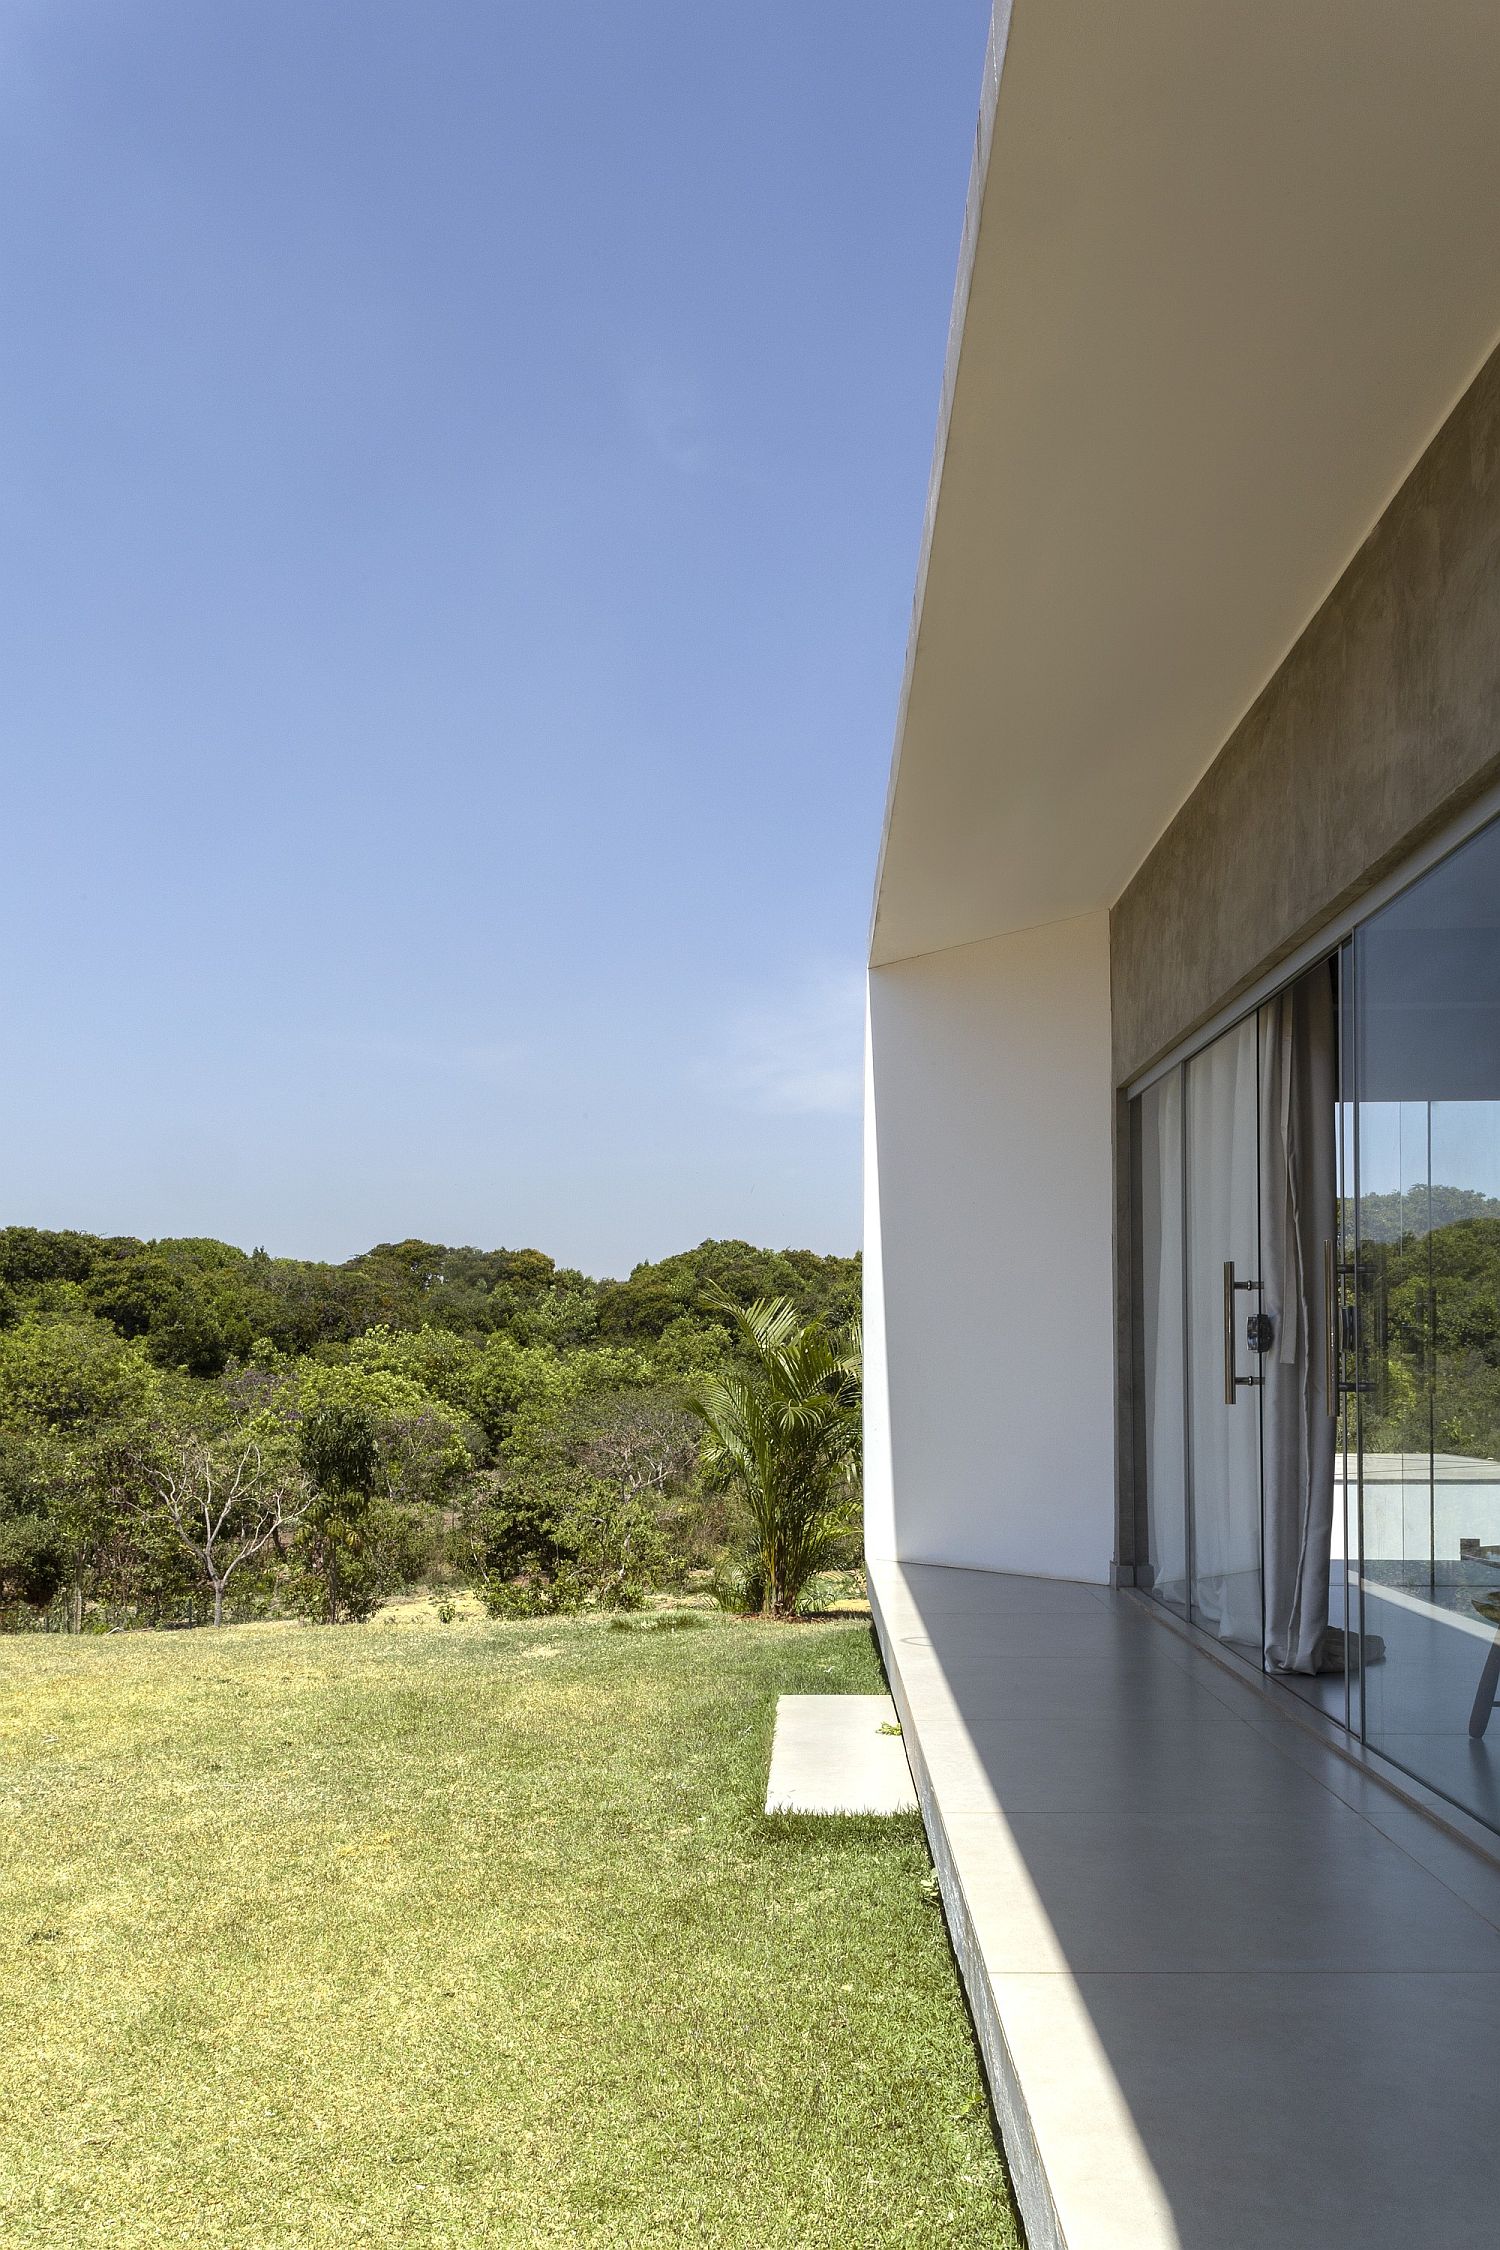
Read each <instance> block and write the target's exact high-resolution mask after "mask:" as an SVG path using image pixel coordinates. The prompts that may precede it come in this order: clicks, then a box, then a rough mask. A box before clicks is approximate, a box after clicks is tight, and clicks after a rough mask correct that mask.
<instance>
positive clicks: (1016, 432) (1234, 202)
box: [872, 0, 1500, 963]
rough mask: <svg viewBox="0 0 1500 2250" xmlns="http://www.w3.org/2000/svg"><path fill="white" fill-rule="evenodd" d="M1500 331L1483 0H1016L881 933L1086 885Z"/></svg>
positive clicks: (900, 937)
mask: <svg viewBox="0 0 1500 2250" xmlns="http://www.w3.org/2000/svg"><path fill="white" fill-rule="evenodd" d="M1497 333H1500V0H1131V4H1130V5H1122V4H1121V0H1014V5H1013V6H1011V7H1010V8H1009V10H1007V8H1006V6H1005V0H1001V5H1000V7H999V8H998V9H997V14H996V21H995V27H994V32H993V35H992V42H991V51H990V57H989V64H988V68H987V73H986V87H985V104H984V113H983V115H982V118H981V126H980V140H979V147H978V152H977V156H976V163H975V173H974V181H973V186H972V188H971V195H970V207H969V213H968V219H967V224H966V230H965V241H964V250H963V256H962V261H961V266H960V273H959V285H958V296H957V301H956V305H955V314H954V334H953V339H952V342H951V344H950V350H949V365H948V375H947V381H946V384H945V391H944V401H943V413H942V420H941V426H940V428H939V433H938V448H937V462H936V465H935V468H934V475H933V489H932V493H931V496H930V499H929V504H928V520H927V527H926V534H925V537H924V545H923V557H922V567H921V573H920V576H919V581H918V588H917V603H916V614H915V618H914V622H913V628H912V639H911V646H910V650H909V652H908V658H907V677H906V683H905V688H904V692H903V698H902V714H901V721H900V726H899V729H898V738H897V747H896V759H895V765H894V767H893V772H892V779H891V796H890V803H889V806H888V809H887V816H886V831H885V837H884V840H883V843H882V851H881V874H880V879H879V884H878V888H877V899H876V916H875V929H874V938H873V945H872V959H873V960H874V961H875V962H877V963H879V962H884V961H892V960H898V959H901V958H903V957H904V956H907V955H910V954H914V953H925V952H931V951H934V950H936V949H937V948H939V947H942V946H948V945H958V944H964V943H967V942H969V941H971V940H974V939H978V938H984V937H993V936H998V935H1000V934H1001V933H1003V932H1005V931H1009V930H1017V929H1024V928H1027V927H1029V926H1031V925H1033V924H1037V923H1042V922H1050V921H1057V920H1061V919H1063V918H1065V917H1067V916H1071V915H1076V914H1082V913H1087V912H1089V911H1091V910H1093V909H1095V908H1097V907H1100V906H1102V905H1105V904H1107V903H1110V902H1112V901H1113V899H1114V898H1116V897H1117V896H1118V894H1119V892H1120V890H1121V889H1122V888H1123V887H1124V885H1125V883H1126V882H1127V881H1128V880H1129V878H1130V876H1131V874H1132V873H1133V872H1134V871H1135V869H1136V868H1137V867H1138V866H1139V864H1140V862H1141V860H1142V859H1143V858H1144V857H1145V855H1146V853H1147V851H1148V850H1149V849H1150V847H1151V845H1152V843H1153V842H1154V841H1155V839H1156V838H1157V836H1158V835H1159V834H1160V833H1161V831H1162V829H1163V828H1164V827H1165V826H1166V824H1167V822H1168V821H1169V820H1170V818H1171V816H1172V814H1173V812H1174V811H1175V810H1176V809H1177V807H1178V806H1179V805H1180V804H1181V803H1182V801H1183V800H1184V798H1185V797H1186V796H1187V795H1188V793H1189V792H1190V790H1191V789H1192V787H1193V785H1194V783H1195V782H1196V781H1197V779H1198V778H1199V776H1200V775H1201V774H1202V773H1203V772H1204V770H1205V769H1206V767H1207V766H1208V765H1209V764H1210V763H1211V761H1212V760H1213V758H1214V756H1215V755H1216V754H1217V752H1218V750H1219V749H1220V748H1221V747H1222V745H1223V743H1224V741H1225V740H1226V738H1227V737H1228V735H1229V734H1230V733H1231V732H1232V731H1233V729H1234V727H1235V725H1236V724H1237V722H1238V721H1239V719H1240V718H1241V717H1242V716H1243V715H1244V713H1245V711H1246V710H1247V708H1248V707H1249V705H1250V704H1251V703H1252V702H1253V701H1254V699H1255V697H1256V695H1257V694H1258V693H1259V691H1260V690H1261V688H1262V687H1263V686H1264V685H1265V683H1266V681H1267V680H1268V679H1269V678H1270V676H1271V674H1272V673H1273V672H1274V671H1275V669H1276V667H1277V665H1278V664H1279V663H1280V661H1281V659H1282V658H1283V656H1284V655H1285V654H1286V652H1287V650H1288V649H1289V648H1290V646H1291V645H1292V643H1293V642H1294V641H1295V639H1296V638H1297V635H1298V633H1299V632H1300V631H1301V630H1302V628H1303V626H1304V625H1305V624H1306V623H1307V621H1308V619H1309V618H1310V616H1311V615H1312V614H1313V612H1314V611H1315V610H1316V608H1317V607H1318V605H1319V603H1320V602H1321V601H1322V600H1323V599H1324V597H1325V596H1326V595H1327V594H1328V592H1329V590H1330V589H1331V587H1332V586H1333V585H1334V583H1335V581H1336V580H1337V578H1338V576H1339V574H1340V572H1341V571H1342V570H1343V568H1344V566H1345V564H1346V563H1347V562H1348V561H1349V558H1350V557H1351V555H1352V554H1353V553H1354V551H1355V549H1356V548H1357V547H1358V546H1359V544H1360V542H1361V540H1363V539H1364V537H1365V536H1366V534H1367V533H1368V532H1369V530H1370V528H1371V526H1372V525H1373V524H1374V522H1375V521H1376V519H1377V517H1378V516H1379V514H1380V512H1381V510H1382V509H1383V508H1384V506H1385V505H1386V503H1387V501H1388V500H1389V499H1390V497H1391V495H1392V494H1393V493H1394V492H1395V491H1396V489H1397V488H1398V487H1399V485H1400V484H1401V482H1402V480H1403V478H1404V477H1405V476H1406V474H1407V473H1408V471H1409V470H1410V468H1411V467H1412V465H1413V463H1414V462H1415V461H1416V460H1417V458H1418V457H1419V455H1420V454H1421V452H1422V450H1423V449H1424V447H1425V446H1426V445H1427V443H1428V442H1429V440H1430V439H1431V437H1432V436H1433V434H1434V432H1435V431H1436V430H1437V429H1438V428H1439V427H1440V426H1441V424H1442V422H1443V421H1444V419H1445V418H1446V416H1447V415H1448V413H1449V412H1450V411H1451V409H1452V407H1453V406H1454V404H1455V403H1456V401H1457V400H1458V398H1459V397H1461V396H1462V394H1463V391H1464V390H1465V389H1466V387H1467V386H1468V384H1469V382H1470V381H1471V380H1472V379H1473V377H1474V375H1475V374H1476V373H1477V371H1478V369H1479V368H1480V366H1482V364H1483V362H1484V360H1485V358H1486V357H1487V355H1488V353H1489V351H1490V349H1491V348H1492V346H1493V344H1494V342H1495V340H1496V336H1497Z"/></svg>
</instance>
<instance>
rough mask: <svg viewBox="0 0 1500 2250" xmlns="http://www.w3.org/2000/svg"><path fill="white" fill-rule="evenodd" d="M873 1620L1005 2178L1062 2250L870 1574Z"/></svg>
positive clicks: (1043, 2245)
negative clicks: (1002, 2153) (996, 2127)
mask: <svg viewBox="0 0 1500 2250" xmlns="http://www.w3.org/2000/svg"><path fill="white" fill-rule="evenodd" d="M870 1615H871V1618H872V1621H873V1623H874V1626H875V1636H876V1639H877V1641H878V1642H879V1644H880V1654H881V1660H882V1662H883V1663H884V1665H885V1674H886V1679H887V1681H888V1683H889V1685H890V1690H891V1695H892V1698H893V1700H894V1702H895V1705H896V1715H897V1717H898V1718H899V1720H900V1722H901V1732H902V1738H903V1741H904V1743H905V1746H906V1755H907V1759H908V1762H909V1763H910V1766H911V1773H912V1780H913V1781H914V1783H915V1784H916V1791H917V1803H918V1805H919V1807H920V1809H921V1814H922V1824H923V1827H924V1828H925V1829H926V1831H927V1843H928V1849H929V1850H930V1851H931V1853H932V1864H933V1867H934V1869H935V1870H936V1872H937V1879H938V1888H939V1891H940V1893H941V1895H942V1901H943V1914H944V1918H945V1920H946V1922H947V1925H948V1936H949V1940H950V1942H951V1944H952V1947H953V1954H954V1958H955V1960H956V1961H957V1963H958V1973H959V1976H960V1978H961V1980H962V1983H963V1988H964V1995H965V1998H966V1999H967V2001H968V2005H969V2014H970V2018H971V2020H972V2022H973V2025H974V2033H975V2037H976V2039H977V2041H978V2044H979V2053H980V2060H981V2062H982V2064H983V2068H984V2074H985V2078H986V2081H987V2083H988V2086H989V2092H990V2101H991V2103H992V2105H993V2108H994V2112H995V2117H996V2121H997V2122H998V2124H999V2127H1000V2141H1001V2146H1002V2147H1003V2149H1004V2151H1005V2161H1006V2165H1007V2167H1008V2169H1009V2172H1010V2180H1011V2186H1012V2189H1013V2190H1014V2193H1015V2199H1016V2205H1017V2208H1018V2209H1019V2211H1020V2214H1021V2222H1022V2225H1023V2226H1024V2227H1025V2229H1026V2242H1027V2250H1067V2242H1066V2238H1065V2237H1064V2234H1063V2231H1062V2222H1061V2220H1060V2218H1059V2217H1058V2212H1057V2206H1056V2204H1055V2203H1054V2201H1053V2198H1052V2190H1051V2187H1050V2185H1049V2184H1048V2180H1047V2173H1046V2168H1045V2166H1044V2165H1043V2163H1042V2157H1041V2151H1040V2149H1039V2148H1038V2147H1037V2143H1036V2136H1035V2134H1034V2132H1033V2131H1032V2125H1031V2114H1030V2111H1029V2110H1028V2108H1027V2105H1026V2097H1025V2095H1024V2094H1023V2092H1022V2090H1021V2081H1020V2074H1019V2072H1018V2071H1017V2069H1016V2066H1015V2062H1014V2060H1013V2058H1012V2056H1011V2052H1010V2048H1009V2046H1008V2045H1007V2043H1006V2038H1005V2030H1004V2026H1003V2025H1002V2023H1001V2020H1000V2010H999V2007H998V2005H997V2003H996V2000H995V1995H994V1992H993V1990H992V1989H991V1986H990V1981H989V1977H988V1975H987V1973H986V1971H985V1966H984V1956H983V1953H982V1951H981V1948H980V1945H979V1940H978V1937H977V1935H976V1933H975V1929H974V1924H973V1919H972V1917H971V1915H970V1913H969V1907H968V1901H967V1899H966V1898H965V1896H964V1889H963V1884H962V1882H961V1881H960V1879H959V1875H958V1869H957V1866H956V1864H955V1861H954V1856H953V1852H952V1849H951V1846H950V1845H949V1842H948V1836H947V1832H946V1830H945V1828H944V1826H943V1817H942V1814H941V1813H940V1811H939V1810H938V1804H937V1797H936V1794H935V1792H934V1789H933V1786H932V1777H931V1775H930V1774H929V1772H928V1770H927V1761H926V1758H925V1757H924V1755H923V1751H922V1742H921V1736H920V1733H919V1731H918V1728H917V1725H916V1722H915V1719H914V1717H913V1714H912V1709H911V1703H910V1699H909V1697H908V1695H907V1692H906V1688H905V1684H904V1682H903V1681H902V1678H901V1669H900V1666H899V1664H898V1663H897V1661H896V1658H895V1655H894V1653H893V1648H892V1642H891V1634H890V1629H889V1627H888V1625H887V1622H886V1619H885V1617H884V1614H883V1612H882V1609H881V1605H880V1596H879V1592H878V1590H877V1588H876V1585H875V1577H874V1573H873V1572H871V1574H870Z"/></svg>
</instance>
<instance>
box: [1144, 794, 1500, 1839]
mask: <svg viewBox="0 0 1500 2250" xmlns="http://www.w3.org/2000/svg"><path fill="white" fill-rule="evenodd" d="M1135 1148H1136V1168H1137V1180H1136V1185H1137V1203H1136V1210H1137V1252H1138V1271H1139V1273H1140V1277H1141V1278H1140V1290H1139V1298H1138V1305H1137V1335H1138V1338H1139V1345H1140V1348H1139V1353H1138V1370H1137V1385H1138V1387H1137V1407H1138V1417H1139V1427H1140V1432H1141V1445H1140V1454H1139V1465H1140V1468H1141V1470H1142V1471H1143V1473H1144V1479H1145V1509H1144V1529H1145V1560H1144V1562H1143V1564H1142V1565H1141V1568H1140V1576H1141V1577H1142V1578H1143V1579H1144V1581H1145V1582H1146V1583H1147V1584H1148V1585H1149V1587H1150V1590H1151V1591H1152V1593H1153V1594H1154V1595H1155V1596H1156V1598H1157V1599H1158V1600H1160V1601H1162V1602H1165V1603H1166V1604H1168V1605H1169V1606H1170V1607H1171V1608H1173V1609H1175V1610H1176V1611H1177V1612H1178V1613H1179V1614H1180V1615H1181V1616H1183V1617H1185V1618H1187V1619H1189V1620H1190V1621H1191V1622H1192V1623H1193V1624H1195V1625H1197V1626H1199V1627H1200V1628H1202V1629H1203V1630H1204V1631H1206V1632H1208V1633H1211V1634H1212V1635H1214V1636H1215V1638H1216V1639H1218V1640H1219V1641H1221V1642H1223V1643H1224V1644H1226V1645H1227V1646H1228V1647H1230V1648H1232V1649H1234V1650H1235V1651H1236V1652H1237V1653H1239V1654H1240V1655H1241V1656H1244V1657H1247V1658H1249V1659H1251V1660H1253V1661H1255V1662H1257V1663H1259V1664H1260V1665H1261V1666H1262V1667H1263V1668H1264V1670H1265V1671H1266V1672H1267V1673H1269V1674H1271V1675H1272V1676H1274V1677H1275V1678H1277V1679H1279V1680H1280V1681H1281V1682H1283V1684H1284V1685H1285V1686H1287V1687H1288V1688H1290V1689H1292V1690H1293V1691H1294V1692H1295V1693H1297V1694H1299V1695H1301V1696H1303V1697H1304V1698H1306V1699H1307V1700H1309V1701H1311V1702H1313V1703H1315V1704H1316V1705H1317V1706H1318V1707H1319V1708H1321V1709H1322V1710H1323V1711H1325V1712H1326V1713H1328V1714H1329V1715H1330V1716H1331V1717H1334V1718H1337V1719H1339V1720H1340V1721H1342V1722H1343V1723H1344V1724H1346V1725H1348V1726H1349V1727H1350V1728H1351V1729H1352V1730H1353V1731H1354V1732H1355V1733H1357V1734H1359V1735H1360V1736H1361V1737H1362V1738H1363V1739H1364V1740H1365V1741H1366V1742H1367V1743H1368V1744H1369V1745H1370V1746H1371V1747H1372V1748H1374V1749H1377V1750H1379V1751H1380V1752H1381V1753H1382V1754H1383V1755H1384V1756H1386V1757H1388V1758H1390V1759H1391V1760H1392V1761H1393V1762H1394V1763H1396V1764H1398V1765H1400V1766H1402V1767H1404V1768H1405V1769H1406V1771H1407V1772H1409V1773H1410V1774H1412V1775H1414V1776H1415V1777H1416V1778H1417V1779H1419V1780H1421V1781H1423V1782H1425V1783H1427V1784H1429V1785H1430V1786H1431V1787H1433V1788H1435V1789H1437V1790H1439V1791H1440V1792H1441V1793H1442V1794H1443V1795H1445V1796H1447V1797H1449V1798H1451V1799H1452V1800H1453V1801H1454V1802H1456V1803H1457V1804H1460V1805H1462V1806H1464V1807H1465V1808H1466V1809H1467V1810H1469V1811H1470V1812H1472V1813H1474V1814H1475V1815H1477V1816H1478V1817H1479V1818H1480V1819H1482V1820H1484V1821H1486V1822H1488V1823H1490V1824H1491V1825H1492V1826H1495V1827H1500V1716H1496V1703H1497V1699H1500V824H1496V825H1494V826H1492V827H1490V828H1488V829H1486V830H1483V831H1481V833H1480V834H1479V835H1477V836H1476V837H1475V838H1473V839H1472V841H1470V842H1469V843H1467V844H1466V845H1464V846H1463V847H1462V848H1461V849H1459V850H1458V851H1455V852H1454V853H1452V854H1451V855H1450V856H1449V857H1448V858H1447V859H1445V860H1443V861H1441V862H1440V863H1439V864H1438V865H1437V866H1436V867H1435V868H1434V869H1433V870H1432V871H1431V872H1430V873H1428V874H1426V875H1424V876H1423V877H1421V878H1420V879H1419V880H1417V881H1416V882H1414V883H1412V884H1411V885H1410V887H1409V888H1408V889H1406V890H1404V891H1403V892H1401V893H1400V895H1399V896H1398V897H1396V898H1395V899H1394V900H1393V901H1392V902H1391V903H1390V904H1389V905H1388V906H1386V907H1384V908H1383V909H1381V910H1380V911H1379V912H1377V913H1374V914H1372V915H1371V916H1370V917H1369V918H1368V919H1367V920H1366V921H1365V922H1363V923H1362V924H1360V925H1359V926H1358V927H1357V928H1356V929H1355V931H1354V932H1353V934H1352V936H1351V937H1350V938H1349V939H1348V940H1347V941H1346V942H1345V943H1344V945H1343V946H1342V947H1341V948H1340V949H1339V951H1338V953H1337V954H1336V955H1333V956H1330V957H1328V958H1326V959H1324V960H1321V961H1319V962H1317V963H1315V964H1314V966H1313V967H1312V968H1310V969H1308V970H1306V971H1305V972H1304V973H1303V974H1302V975H1301V976H1299V977H1298V978H1297V979H1296V980H1295V981H1294V982H1292V983H1290V984H1288V985H1287V986H1286V987H1285V988H1284V989H1283V990H1282V991H1280V992H1278V993H1276V994H1274V995H1273V996H1272V997H1271V998H1270V999H1269V1000H1267V1001H1265V1002H1264V1003H1263V1004H1262V1005H1261V1006H1260V1007H1259V1008H1258V1009H1257V1010H1256V1011H1255V1012H1254V1013H1253V1014H1250V1015H1247V1016H1246V1017H1245V1018H1244V1019H1243V1020H1242V1021H1241V1022H1240V1023H1238V1024H1235V1025H1234V1026H1232V1027H1231V1028H1230V1029H1229V1030H1228V1031H1226V1032H1224V1033H1222V1034H1221V1035H1220V1036H1219V1037H1218V1038H1217V1039H1215V1040H1214V1041H1212V1043H1211V1044H1209V1045H1206V1046H1205V1047H1204V1048H1203V1049H1201V1050H1200V1051H1199V1052H1198V1053H1197V1054H1195V1055H1193V1056H1191V1057H1190V1058H1189V1059H1188V1060H1187V1061H1186V1062H1185V1063H1182V1064H1179V1065H1178V1066H1176V1067H1175V1068H1174V1069H1172V1070H1170V1071H1168V1072H1167V1073H1166V1074H1165V1075H1164V1076H1162V1077H1161V1078H1159V1079H1157V1080H1156V1082H1155V1083H1154V1084H1153V1085H1151V1086H1150V1087H1148V1088H1147V1089H1146V1090H1145V1092H1144V1093H1143V1094H1142V1095H1141V1096H1140V1097H1139V1099H1138V1101H1137V1103H1136V1109H1135Z"/></svg>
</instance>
